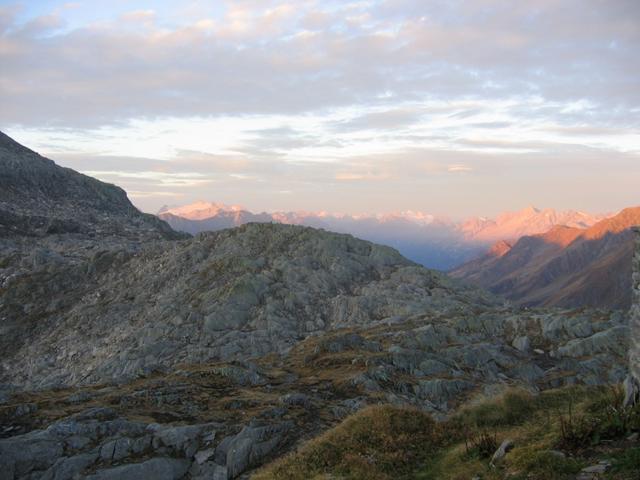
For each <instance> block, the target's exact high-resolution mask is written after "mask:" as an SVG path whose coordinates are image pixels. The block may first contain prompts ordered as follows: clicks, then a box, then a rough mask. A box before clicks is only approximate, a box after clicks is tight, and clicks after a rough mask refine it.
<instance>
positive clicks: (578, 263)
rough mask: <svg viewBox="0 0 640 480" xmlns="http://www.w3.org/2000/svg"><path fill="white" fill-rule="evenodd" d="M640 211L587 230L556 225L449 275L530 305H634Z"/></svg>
mask: <svg viewBox="0 0 640 480" xmlns="http://www.w3.org/2000/svg"><path fill="white" fill-rule="evenodd" d="M638 224H640V207H630V208H626V209H624V210H622V211H621V212H620V213H618V214H617V215H615V216H613V217H610V218H606V219H604V220H601V221H600V222H598V223H596V224H595V225H593V226H591V227H589V228H586V229H577V228H571V227H561V226H557V227H554V228H553V229H551V230H550V231H548V232H546V233H544V234H540V235H534V236H525V237H522V238H521V239H520V240H519V241H518V242H516V243H515V244H514V245H513V246H512V247H511V248H510V249H509V251H507V252H506V253H505V254H504V255H502V256H499V257H496V256H492V255H485V256H483V257H481V258H479V259H476V260H474V261H471V262H469V263H467V264H465V265H462V266H460V267H458V268H457V269H455V270H453V271H452V272H451V275H452V276H453V277H454V278H459V279H463V280H465V281H468V282H470V283H472V284H474V285H478V286H481V287H483V288H487V289H489V290H490V291H492V292H494V293H497V294H501V295H505V296H507V297H508V298H510V299H512V300H514V301H515V302H516V303H518V304H522V305H527V306H533V305H537V306H563V307H572V306H579V305H590V306H593V307H610V308H621V309H626V308H628V307H629V306H630V305H631V258H632V255H633V233H632V232H631V229H632V227H634V226H636V225H638Z"/></svg>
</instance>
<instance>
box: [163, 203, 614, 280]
mask: <svg viewBox="0 0 640 480" xmlns="http://www.w3.org/2000/svg"><path fill="white" fill-rule="evenodd" d="M158 216H159V217H160V218H161V219H163V220H165V221H166V222H167V223H169V225H171V226H172V227H173V228H174V229H175V230H179V231H183V232H187V233H191V234H196V233H199V232H203V231H216V230H221V229H224V228H231V227H235V226H239V225H242V224H245V223H250V222H258V223H285V224H293V225H306V226H311V227H315V228H323V229H325V230H330V231H334V232H340V233H350V234H352V235H354V236H356V237H359V238H363V239H366V240H370V241H373V242H376V243H382V244H386V245H390V246H392V247H394V248H397V249H398V250H399V251H400V252H401V253H402V254H403V255H405V256H406V257H408V258H410V259H411V260H413V261H415V262H417V263H420V264H422V265H425V266H428V267H430V268H436V269H440V270H450V269H452V268H454V267H456V266H459V265H461V264H463V263H465V262H467V261H469V260H471V259H474V258H477V257H478V256H479V255H482V254H483V253H484V252H486V251H487V249H488V248H489V247H490V246H491V244H492V243H494V242H496V241H499V240H505V241H507V242H510V243H513V242H515V241H517V240H518V239H519V238H520V237H522V236H524V235H534V234H539V233H544V232H546V231H548V230H549V229H550V228H552V227H554V226H556V225H564V226H569V227H575V228H586V227H589V226H591V225H594V224H595V223H597V222H598V221H599V220H601V219H602V218H604V217H605V216H604V215H590V214H587V213H583V212H576V211H566V212H557V211H555V210H553V209H545V210H539V209H536V208H534V207H527V208H525V209H523V210H520V211H518V212H509V213H504V214H501V215H499V216H498V217H496V218H495V219H490V218H483V217H474V218H471V219H468V220H466V221H463V222H454V221H451V220H449V219H447V218H442V217H437V216H434V215H430V214H428V213H424V212H416V211H405V212H400V213H394V214H382V215H341V214H330V213H326V212H275V213H266V212H262V213H253V212H250V211H248V210H246V209H244V208H242V207H240V206H228V205H224V204H219V203H211V202H204V201H200V202H196V203H193V204H190V205H185V206H181V207H175V208H170V207H164V208H162V209H161V210H160V212H159V213H158Z"/></svg>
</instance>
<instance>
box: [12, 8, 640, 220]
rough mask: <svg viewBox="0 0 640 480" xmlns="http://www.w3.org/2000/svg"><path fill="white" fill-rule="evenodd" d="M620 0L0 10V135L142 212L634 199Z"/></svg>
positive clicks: (632, 118)
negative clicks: (211, 206) (198, 204)
mask: <svg viewBox="0 0 640 480" xmlns="http://www.w3.org/2000/svg"><path fill="white" fill-rule="evenodd" d="M639 46H640V2H638V1H637V0H535V1H533V0H531V1H525V0H522V1H517V2H514V1H508V0H503V1H497V0H473V1H460V0H448V1H430V0H368V1H367V0H364V1H349V0H343V1H331V0H317V1H316V0H299V1H292V2H287V3H285V2H281V1H270V0H237V1H224V0H220V1H188V0H182V1H168V0H162V1H133V0H111V1H109V2H104V1H82V0H80V1H77V2H64V1H54V0H42V1H40V0H38V1H24V2H22V3H20V2H18V3H15V2H12V1H9V2H7V1H5V0H0V130H2V131H4V132H5V133H7V134H8V135H10V136H12V137H13V138H14V139H15V140H17V141H19V142H20V143H23V144H24V145H26V146H28V147H30V148H32V149H34V150H36V151H38V152H39V153H41V154H43V155H45V156H47V157H49V158H52V159H53V160H55V161H56V162H57V163H59V164H61V165H64V166H68V167H71V168H74V169H76V170H79V171H82V172H83V173H86V174H88V175H92V176H95V177H97V178H99V179H101V180H104V181H107V182H110V183H115V184H118V185H120V186H122V187H123V188H124V189H125V190H126V191H127V193H128V194H129V197H130V198H131V200H132V201H133V202H134V203H135V204H136V205H137V206H138V207H139V208H141V209H142V210H145V211H149V212H156V211H157V210H158V209H159V208H160V207H161V206H163V205H183V204H186V203H190V202H193V201H195V200H199V199H202V200H210V201H217V202H224V203H229V204H240V205H243V206H245V207H246V208H248V209H250V210H254V211H263V210H265V211H275V210H287V211H288V210H307V211H320V210H321V211H330V212H341V213H354V214H356V213H357V214H363V213H389V212H395V211H403V210H414V211H424V212H429V213H433V214H437V215H446V216H448V217H451V218H463V217H466V216H471V215H495V214H496V213H498V212H501V211H505V210H516V209H519V208H522V207H524V206H526V205H536V206H539V207H553V208H557V209H576V210H583V211H589V212H613V211H616V210H619V209H621V208H623V207H626V206H632V205H639V204H640V188H639V185H640V55H638V47H639Z"/></svg>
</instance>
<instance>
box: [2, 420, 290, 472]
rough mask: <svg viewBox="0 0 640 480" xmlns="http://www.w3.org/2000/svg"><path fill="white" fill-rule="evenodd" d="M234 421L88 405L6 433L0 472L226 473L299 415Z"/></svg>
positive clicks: (242, 466)
mask: <svg viewBox="0 0 640 480" xmlns="http://www.w3.org/2000/svg"><path fill="white" fill-rule="evenodd" d="M229 428H230V427H229V426H224V425H221V424H217V423H206V424H196V425H184V426H172V425H162V426H161V425H158V424H145V423H141V422H131V421H128V420H125V419H123V418H119V417H116V416H114V412H113V411H109V409H101V408H97V409H90V410H86V411H84V412H82V413H81V414H78V415H75V416H72V417H69V418H65V419H63V420H60V421H58V422H55V423H53V424H52V425H50V426H49V427H48V428H47V429H45V430H35V431H32V432H30V433H28V434H24V435H17V436H14V437H9V438H5V439H0V478H1V479H2V480H5V479H6V480H14V479H15V480H18V479H20V480H21V479H27V478H29V479H31V478H41V479H47V480H71V479H73V478H87V479H93V480H99V479H114V478H121V479H127V480H128V479H135V480H138V479H169V480H175V479H179V478H183V477H184V476H185V475H186V473H187V471H190V472H191V474H192V477H193V478H208V479H210V478H221V479H224V480H228V479H231V478H236V477H237V476H238V475H240V474H242V473H243V472H245V471H246V470H247V469H249V468H251V467H253V466H256V465H258V464H260V463H261V462H262V461H263V460H264V459H266V458H267V457H268V456H269V455H271V454H272V453H273V452H274V451H275V450H276V449H278V448H280V447H282V446H283V444H284V443H285V442H286V441H287V439H288V437H287V434H288V433H289V431H290V430H291V429H292V428H293V423H292V422H281V423H272V424H262V425H256V424H250V425H245V426H244V427H243V428H242V429H241V430H240V431H239V432H238V430H237V429H235V428H237V427H231V428H232V430H233V429H235V432H237V433H231V432H230V431H229ZM218 433H221V435H220V439H218V438H217V437H218V435H217V434H218ZM225 435H226V436H225ZM81 440H82V441H81ZM149 457H152V458H151V459H149Z"/></svg>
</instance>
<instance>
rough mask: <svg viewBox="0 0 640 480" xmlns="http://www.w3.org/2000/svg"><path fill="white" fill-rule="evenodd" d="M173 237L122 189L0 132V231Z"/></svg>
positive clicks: (40, 233) (163, 225) (172, 234)
mask: <svg viewBox="0 0 640 480" xmlns="http://www.w3.org/2000/svg"><path fill="white" fill-rule="evenodd" d="M96 231H100V232H102V233H111V234H115V235H125V236H145V237H156V238H179V237H182V236H180V235H177V234H176V233H175V232H174V231H172V230H171V228H169V226H168V225H167V224H166V223H164V222H162V221H159V220H158V219H157V218H155V217H154V216H152V215H147V214H143V213H141V212H139V211H138V210H137V209H136V208H135V207H134V206H133V205H132V204H131V202H130V201H129V199H128V198H127V195H126V193H125V191H124V190H122V189H121V188H120V187H117V186H115V185H110V184H107V183H103V182H101V181H99V180H96V179H95V178H91V177H87V176H86V175H82V174H80V173H78V172H75V171H74V170H71V169H68V168H62V167H60V166H58V165H56V164H55V163H54V162H53V161H51V160H49V159H47V158H44V157H42V156H40V155H38V154H37V153H35V152H33V151H32V150H29V149H28V148H26V147H23V146H22V145H20V144H19V143H17V142H15V141H14V140H12V139H11V138H9V137H8V136H7V135H5V134H4V133H2V132H0V236H2V235H15V234H23V235H46V234H55V233H90V232H94V233H95V232H96Z"/></svg>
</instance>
